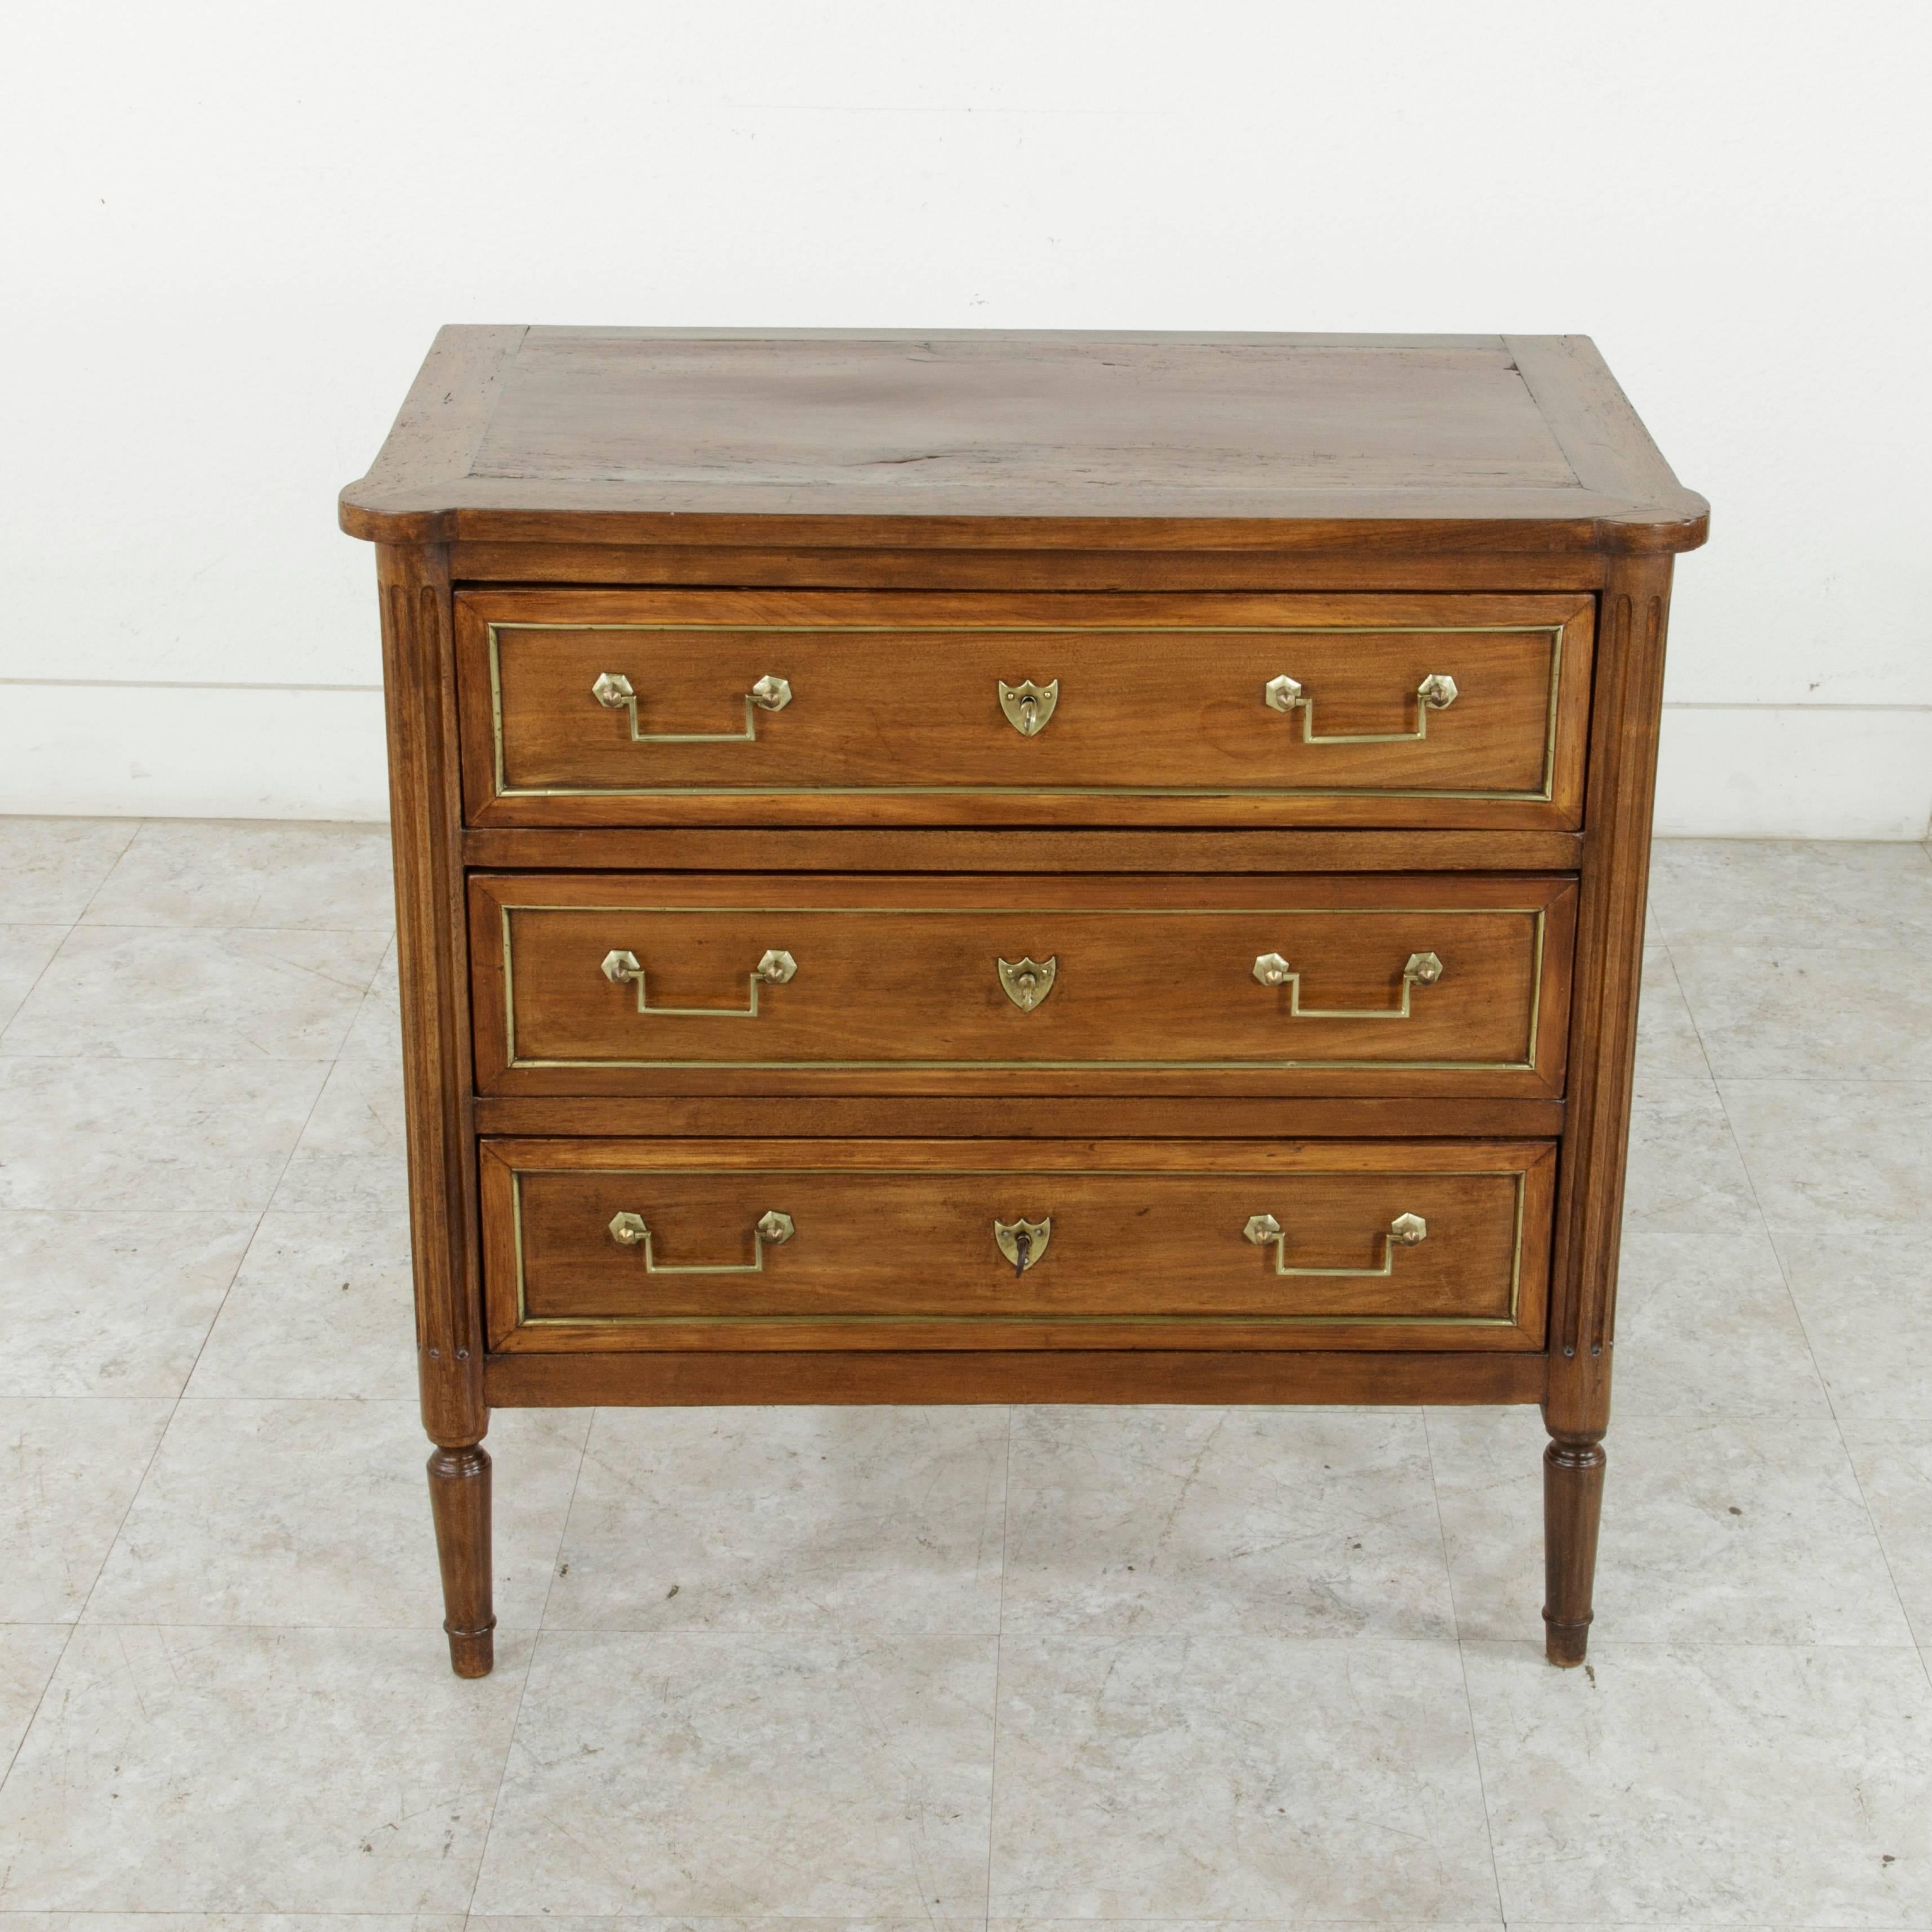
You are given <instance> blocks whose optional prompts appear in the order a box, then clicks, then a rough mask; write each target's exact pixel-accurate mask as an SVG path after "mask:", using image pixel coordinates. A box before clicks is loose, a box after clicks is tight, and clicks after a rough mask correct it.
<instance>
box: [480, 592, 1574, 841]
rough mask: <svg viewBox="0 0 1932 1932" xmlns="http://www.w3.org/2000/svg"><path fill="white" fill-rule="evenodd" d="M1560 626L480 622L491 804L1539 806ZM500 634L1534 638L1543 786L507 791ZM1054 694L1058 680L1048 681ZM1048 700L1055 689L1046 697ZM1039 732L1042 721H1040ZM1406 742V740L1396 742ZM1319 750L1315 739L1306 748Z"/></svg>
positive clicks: (1546, 773) (1550, 739) (1558, 678)
mask: <svg viewBox="0 0 1932 1932" xmlns="http://www.w3.org/2000/svg"><path fill="white" fill-rule="evenodd" d="M1567 628H1568V626H1567V625H1563V624H1072V623H1070V624H1062V625H1052V626H1043V625H1039V624H544V623H535V622H525V621H523V620H520V619H519V620H517V621H514V622H513V621H508V620H505V621H504V622H495V621H487V622H486V624H485V629H486V631H487V635H488V638H489V654H490V736H491V739H492V745H491V751H492V763H493V777H494V779H495V782H496V790H495V793H494V796H496V797H498V798H792V797H809V798H875V797H883V796H890V797H895V798H1039V799H1048V798H1441V799H1475V800H1478V801H1487V802H1491V803H1496V804H1520V805H1547V804H1549V803H1550V801H1551V799H1553V796H1555V789H1554V788H1555V785H1556V727H1557V722H1558V715H1559V713H1558V709H1557V697H1558V694H1559V691H1560V689H1561V688H1562V665H1563V634H1564V632H1565V630H1566V629H1567ZM503 631H680V632H682V631H718V632H721V633H731V634H739V635H746V634H755V635H757V636H760V637H764V636H773V637H776V636H786V635H791V636H802V637H838V636H858V635H866V634H879V633H881V632H883V633H886V634H891V633H894V632H903V631H933V632H935V633H952V632H959V631H968V632H973V633H977V634H988V635H992V634H998V635H1002V636H1026V637H1053V636H1056V635H1067V634H1074V633H1078V632H1080V631H1090V632H1092V633H1094V634H1097V635H1105V634H1110V633H1115V634H1135V635H1145V636H1151V637H1157V636H1172V637H1476V636H1495V637H1502V636H1521V637H1536V636H1539V635H1541V636H1544V637H1548V638H1549V640H1550V688H1549V693H1548V695H1547V697H1546V699H1545V700H1544V717H1545V723H1544V744H1543V784H1542V787H1541V790H1536V791H1481V790H1478V791H1465V790H1454V789H1452V788H1450V787H1440V786H1439V787H1428V786H1422V787H1401V786H1394V785H1255V786H1234V785H1082V784H1051V785H798V784H790V785H788V784H771V783H767V784H749V785H702V784H681V785H680V784H672V785H631V784H622V785H512V784H511V783H510V782H509V781H508V775H507V773H506V772H505V765H504V756H503V679H502V644H501V642H500V640H499V633H501V632H503ZM1055 685H1056V686H1057V685H1058V679H1055ZM1057 695H1058V693H1057V690H1056V697H1057ZM1045 722H1046V720H1045V718H1041V719H1040V724H1045ZM1401 735H1404V736H1406V735H1408V734H1401ZM1316 742H1320V741H1319V740H1318V741H1316Z"/></svg>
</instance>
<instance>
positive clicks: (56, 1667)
mask: <svg viewBox="0 0 1932 1932" xmlns="http://www.w3.org/2000/svg"><path fill="white" fill-rule="evenodd" d="M102 1562H103V1564H105V1562H106V1559H105V1558H104V1559H102ZM6 1628H10V1629H13V1628H23V1627H22V1626H20V1625H7V1626H6ZM79 1635H80V1619H78V1618H76V1619H75V1620H74V1622H72V1623H71V1624H69V1625H68V1627H67V1635H66V1637H65V1638H64V1639H62V1643H61V1647H60V1655H58V1657H56V1658H55V1659H54V1664H53V1668H52V1670H49V1672H48V1673H47V1676H46V1682H45V1683H43V1685H41V1686H40V1695H39V1696H38V1697H36V1698H35V1699H34V1708H33V1709H32V1710H31V1711H30V1712H28V1714H27V1721H26V1723H25V1724H23V1725H22V1726H21V1727H20V1738H19V1740H18V1741H17V1742H16V1743H15V1745H14V1746H13V1749H12V1750H11V1751H9V1752H8V1753H7V1762H6V1764H5V1766H0V1793H4V1792H5V1790H6V1789H7V1781H8V1780H9V1779H10V1778H12V1776H13V1767H14V1766H16V1765H17V1764H18V1763H20V1754H21V1753H22V1752H23V1751H25V1750H26V1748H27V1740H28V1739H29V1738H30V1737H31V1736H33V1734H34V1726H35V1725H36V1724H38V1723H39V1722H40V1711H41V1708H42V1706H44V1705H45V1704H46V1701H47V1693H48V1692H49V1691H51V1690H52V1688H54V1680H55V1679H56V1678H57V1677H58V1676H59V1675H60V1673H61V1666H62V1664H65V1663H66V1661H67V1654H68V1652H69V1651H71V1649H73V1648H74V1640H75V1638H76V1637H78V1636H79Z"/></svg>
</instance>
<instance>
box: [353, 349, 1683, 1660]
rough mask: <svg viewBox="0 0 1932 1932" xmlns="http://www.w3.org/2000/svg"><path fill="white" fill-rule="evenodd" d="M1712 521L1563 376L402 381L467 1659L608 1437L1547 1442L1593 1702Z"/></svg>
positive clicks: (413, 834)
mask: <svg viewBox="0 0 1932 1932" xmlns="http://www.w3.org/2000/svg"><path fill="white" fill-rule="evenodd" d="M1706 514H1707V513H1706V505H1705V504H1704V502H1703V500H1702V499H1700V498H1699V497H1697V496H1694V495H1693V494H1691V493H1690V492H1689V491H1688V490H1685V489H1683V488H1682V487H1680V486H1679V484H1678V483H1677V481H1676V478H1674V477H1673V475H1672V474H1671V472H1670V469H1669V468H1668V467H1667V465H1666V464H1665V463H1664V460H1663V459H1662V458H1661V457H1660V456H1659V455H1658V452H1657V451H1656V449H1655V447H1654V446H1652V443H1651V442H1650V440H1649V437H1648V436H1647V435H1646V433H1645V431H1644V429H1643V425H1641V424H1640V422H1638V420H1637V417H1636V416H1635V415H1634V413H1633V412H1632V410H1631V407H1630V405H1629V404H1628V403H1627V402H1626V401H1625V399H1624V398H1623V396H1622V393H1621V392H1620V391H1619V389H1618V388H1617V386H1616V383H1614V382H1613V380H1612V379H1611V377H1610V374H1609V372H1608V371H1607V369H1606V368H1604V364H1603V362H1601V359H1599V358H1598V355H1597V353H1596V351H1595V349H1594V348H1593V347H1592V345H1591V344H1590V343H1589V341H1587V340H1585V339H1583V338H1577V337H1547V336H1532V337H1509V336H1502V337H1499V336H1429V337H1400V338H1399V337H1384V336H1319V335H1310V336H1298V335H1187V336H1181V335H1157V334H1149V333H1137V332H1122V333H1119V334H1110V335H1103V334H1091V335H1090V334H1060V333H1045V334H1007V333H987V332H961V331H944V330H942V331H938V332H929V333H914V332H906V331H891V330H880V331H873V332H859V331H798V332H789V333H775V332H753V331H741V330H729V329H718V330H709V331H674V330H658V329H547V328H523V327H504V328H496V327H473V328H452V329H446V330H445V331H443V333H442V335H440V337H439V338H437V342H436V344H435V346H434V348H433V349H432V350H431V353H430V356H429V359H428V362H426V363H425V365H424V367H423V369H422V373H421V374H420V376H419V377H418V379H417V381H416V386H415V387H414V388H413V389H412V390H411V392H410V395H409V398H408V399H407V401H406V402H405V404H404V407H403V411H402V414H401V416H400V418H399V419H398V422H397V424H396V426H395V430H394V431H393V432H392V434H391V436H390V437H389V441H388V443H387V444H386V446H385V447H384V449H383V452H382V454H381V455H380V457H379V458H378V459H377V462H376V464H375V466H374V468H373V469H371V471H370V472H369V474H368V475H367V476H366V477H365V478H363V479H362V481H359V482H358V483H355V484H351V485H350V487H349V488H348V489H347V490H345V491H344V493H343V497H342V502H341V520H342V524H343V527H344V529H347V531H349V532H350V533H351V534H352V535H356V536H359V537H365V538H369V539H371V541H374V543H375V544H377V546H378V549H377V580H378V585H379V589H380V599H381V605H382V631H383V670H384V682H385V688H386V694H387V697H386V701H387V709H388V720H389V761H390V772H391V796H392V814H393V826H394V834H395V868H396V899H397V914H398V950H399V957H400V960H401V984H402V1021H403V1044H404V1078H405V1084H406V1088H407V1106H408V1129H409V1152H410V1209H411V1221H412V1229H413V1241H414V1249H415V1275H416V1334H417V1343H418V1351H419V1367H420V1370H421V1379H422V1401H423V1415H424V1419H425V1425H426V1427H427V1429H428V1433H429V1436H430V1437H431V1440H432V1442H433V1443H434V1445H435V1447H434V1453H433V1454H432V1455H431V1458H430V1465H429V1468H430V1493H431V1502H432V1506H433V1511H434V1519H435V1524H436V1530H437V1547H438V1550H439V1551H440V1557H441V1562H442V1571H443V1590H444V1597H445V1604H446V1611H447V1617H446V1629H447V1631H448V1632H449V1646H450V1655H451V1659H452V1663H453V1664H454V1666H455V1669H456V1670H457V1671H458V1673H459V1674H460V1675H462V1676H481V1674H483V1673H484V1672H486V1671H487V1670H489V1668H490V1661H491V1635H490V1633H491V1630H492V1627H493V1616H492V1615H491V1610H490V1458H489V1457H488V1455H487V1453H486V1451H484V1448H483V1447H482V1444H483V1441H484V1436H485V1433H486V1431H487V1426H488V1421H489V1415H490V1410H491V1409H496V1408H504V1407H516V1406H526V1405H531V1404H568V1405H587V1404H593V1403H645V1404H653V1403H655V1404H668V1403H731V1404H769V1403H1029V1402H1052V1403H1070V1402H1104V1403H1210V1404H1223V1405H1224V1404H1232V1403H1378V1404H1390V1403H1532V1402H1533V1403H1541V1405H1542V1408H1543V1412H1544V1418H1545V1420H1546V1422H1547V1427H1548V1431H1549V1435H1550V1444H1549V1448H1548V1450H1547V1453H1546V1456H1545V1459H1544V1496H1545V1532H1546V1544H1547V1579H1546V1600H1545V1608H1544V1619H1545V1621H1546V1624H1547V1646H1548V1652H1549V1655H1550V1658H1551V1659H1552V1661H1554V1662H1556V1663H1558V1664H1576V1663H1578V1662H1580V1661H1581V1660H1582V1658H1583V1654H1584V1645H1585V1640H1586V1635H1587V1631H1588V1627H1589V1620H1590V1598H1591V1586H1592V1573H1593V1570H1594V1566H1595V1547H1596V1538H1597V1523H1598V1508H1599V1503H1600V1500H1601V1493H1602V1486H1603V1478H1604V1451H1603V1448H1602V1442H1603V1437H1604V1432H1605V1429H1606V1426H1607V1422H1608V1419H1609V1406H1610V1349H1611V1333H1612V1326H1613V1310H1614V1304H1615V1289H1616V1262H1617V1242H1618V1230H1619V1217H1620V1213H1621V1206H1622V1187H1623V1171H1624V1158H1625V1142H1626V1136H1627V1130H1628V1117H1629V1106H1630V1089H1631V1061H1632V1054H1633V1049H1634V1036H1635V1027H1636V1019H1637V984H1638V974H1639V965H1640V957H1641V950H1642V944H1643V914H1644V891H1645V879H1646V869H1647V867H1648V863H1649V841H1650V819H1651V808H1652V790H1653V784H1654V778H1655V765H1656V751H1657V732H1658V715H1659V709H1660V697H1661V681H1662V674H1663V664H1664V628H1665V616H1666V611H1667V605H1668V603H1669V599H1670V574H1671V564H1672V559H1673V555H1674V553H1676V552H1677V551H1679V550H1688V549H1691V548H1693V547H1695V546H1696V545H1697V544H1700V543H1701V542H1702V541H1703V538H1704V534H1705V529H1706ZM511 1474H512V1479H514V1472H511ZM1284 1508H1285V1509H1286V1510H1288V1511H1291V1512H1292V1508H1293V1503H1292V1498H1291V1499H1288V1501H1287V1502H1285V1504H1284Z"/></svg>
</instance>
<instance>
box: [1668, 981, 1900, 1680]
mask: <svg viewBox="0 0 1932 1932" xmlns="http://www.w3.org/2000/svg"><path fill="white" fill-rule="evenodd" d="M1691 1024H1692V1025H1696V1024H1697V1016H1695V1015H1693V1016H1691ZM1718 1110H1719V1112H1721V1114H1722V1115H1723V1116H1724V1127H1725V1130H1726V1131H1727V1133H1729V1134H1730V1136H1731V1144H1732V1145H1733V1146H1734V1147H1735V1148H1736V1149H1737V1151H1738V1164H1739V1166H1740V1167H1742V1169H1743V1170H1744V1176H1745V1185H1746V1186H1747V1187H1749V1188H1750V1190H1751V1205H1752V1206H1753V1207H1754V1208H1756V1209H1757V1217H1758V1221H1759V1224H1760V1226H1762V1227H1763V1229H1764V1232H1765V1236H1766V1239H1767V1240H1768V1241H1769V1242H1770V1243H1771V1253H1772V1259H1773V1260H1774V1261H1775V1262H1777V1264H1778V1279H1779V1280H1781V1282H1782V1283H1784V1298H1785V1301H1786V1303H1787V1304H1788V1306H1789V1307H1790V1310H1791V1313H1792V1317H1793V1319H1794V1320H1795V1321H1796V1322H1797V1324H1798V1332H1799V1334H1801V1335H1802V1336H1803V1337H1804V1338H1805V1353H1806V1354H1807V1355H1809V1356H1810V1357H1811V1373H1813V1374H1814V1375H1815V1376H1817V1378H1818V1386H1819V1388H1820V1389H1821V1390H1822V1391H1823V1393H1824V1397H1825V1406H1826V1408H1827V1409H1829V1411H1830V1412H1831V1417H1832V1429H1833V1431H1834V1433H1835V1434H1836V1436H1837V1437H1838V1453H1839V1454H1841V1456H1843V1457H1844V1459H1845V1467H1846V1469H1849V1471H1850V1472H1851V1474H1852V1485H1853V1487H1855V1489H1856V1490H1857V1491H1858V1507H1859V1508H1861V1510H1863V1511H1864V1514H1865V1526H1866V1528H1867V1529H1868V1530H1869V1531H1870V1533H1871V1539H1872V1544H1873V1548H1875V1549H1876V1550H1877V1552H1878V1556H1879V1562H1881V1563H1882V1565H1884V1566H1885V1581H1886V1582H1887V1583H1888V1584H1890V1585H1891V1596H1892V1601H1893V1602H1894V1604H1896V1605H1897V1609H1898V1615H1899V1618H1900V1621H1901V1622H1903V1625H1904V1627H1905V1628H1906V1631H1907V1632H1908V1634H1909V1633H1910V1631H1911V1630H1912V1613H1911V1612H1910V1611H1909V1610H1907V1609H1906V1606H1905V1592H1903V1590H1901V1589H1900V1588H1899V1586H1898V1576H1897V1572H1896V1571H1894V1569H1893V1568H1892V1566H1891V1552H1890V1551H1889V1550H1887V1549H1886V1548H1885V1537H1884V1535H1883V1534H1882V1532H1881V1531H1880V1530H1879V1526H1878V1517H1877V1516H1876V1514H1874V1512H1873V1509H1872V1506H1871V1499H1870V1497H1869V1496H1867V1495H1866V1493H1865V1486H1864V1478H1862V1477H1861V1476H1860V1475H1859V1474H1858V1459H1857V1458H1856V1457H1855V1456H1854V1455H1853V1454H1852V1445H1850V1444H1849V1442H1846V1440H1845V1430H1844V1424H1843V1420H1842V1419H1841V1417H1840V1416H1839V1414H1838V1404H1837V1403H1836V1402H1835V1401H1834V1400H1832V1385H1831V1383H1830V1382H1829V1380H1828V1379H1827V1378H1826V1374H1825V1367H1824V1364H1823V1363H1822V1362H1820V1361H1819V1359H1818V1352H1817V1349H1814V1348H1813V1347H1812V1346H1811V1330H1810V1329H1809V1328H1807V1327H1806V1326H1805V1313H1804V1310H1802V1309H1801V1308H1800V1307H1799V1305H1798V1298H1797V1296H1796V1295H1794V1294H1793V1292H1792V1289H1791V1271H1790V1269H1789V1268H1787V1267H1786V1266H1785V1263H1784V1251H1783V1250H1782V1249H1781V1247H1779V1246H1778V1230H1777V1229H1775V1228H1774V1227H1773V1226H1772V1224H1771V1220H1770V1217H1769V1216H1768V1215H1767V1214H1766V1213H1765V1211H1764V1202H1763V1197H1762V1196H1760V1193H1759V1192H1758V1184H1757V1175H1754V1173H1753V1172H1751V1160H1750V1158H1749V1157H1748V1155H1747V1154H1746V1153H1745V1145H1744V1142H1743V1141H1742V1139H1739V1135H1738V1131H1737V1128H1736V1124H1734V1123H1733V1121H1732V1119H1731V1111H1730V1107H1729V1106H1727V1104H1726V1103H1725V1100H1724V1088H1723V1085H1722V1084H1721V1083H1720V1084H1719V1085H1718ZM1920 1663H1921V1666H1922V1665H1923V1664H1924V1658H1922V1657H1921V1658H1920Z"/></svg>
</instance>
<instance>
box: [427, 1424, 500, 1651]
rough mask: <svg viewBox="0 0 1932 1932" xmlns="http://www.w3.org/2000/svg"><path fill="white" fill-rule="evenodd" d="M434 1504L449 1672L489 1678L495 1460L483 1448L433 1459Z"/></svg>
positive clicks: (493, 1647)
mask: <svg viewBox="0 0 1932 1932" xmlns="http://www.w3.org/2000/svg"><path fill="white" fill-rule="evenodd" d="M429 1502H430V1508H431V1511H432V1513H433V1514H434V1516H435V1517H436V1553H437V1560H438V1562H440V1563H441V1565H442V1566H443V1628H444V1629H445V1630H446V1631H448V1632H449V1667H450V1669H451V1670H453V1671H455V1673H456V1674H457V1676H459V1677H487V1676H489V1674H490V1666H491V1665H492V1664H493V1663H494V1662H495V1661H496V1640H495V1639H494V1638H493V1637H492V1636H491V1634H490V1633H491V1632H492V1631H494V1630H495V1629H496V1616H495V1615H494V1613H493V1612H492V1610H490V1458H489V1456H488V1454H487V1452H486V1451H484V1449H483V1448H481V1445H477V1444H474V1443H472V1444H471V1445H469V1447H468V1448H460V1449H438V1450H437V1451H435V1452H434V1454H432V1455H431V1457H430V1459H429Z"/></svg>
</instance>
